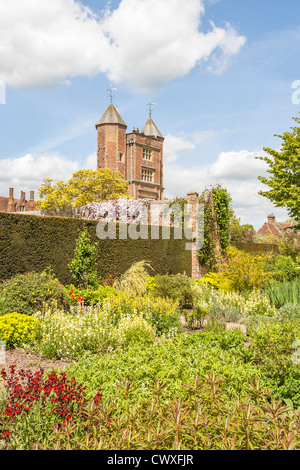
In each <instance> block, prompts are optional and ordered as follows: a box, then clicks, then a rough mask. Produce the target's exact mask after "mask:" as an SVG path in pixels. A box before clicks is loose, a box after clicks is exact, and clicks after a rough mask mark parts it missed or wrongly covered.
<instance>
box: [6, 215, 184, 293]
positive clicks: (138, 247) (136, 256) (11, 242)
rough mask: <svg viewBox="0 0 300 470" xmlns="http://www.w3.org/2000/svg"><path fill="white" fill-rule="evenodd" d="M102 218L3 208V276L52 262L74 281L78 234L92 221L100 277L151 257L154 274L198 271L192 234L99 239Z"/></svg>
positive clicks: (63, 276)
mask: <svg viewBox="0 0 300 470" xmlns="http://www.w3.org/2000/svg"><path fill="white" fill-rule="evenodd" d="M97 224H98V222H97V221H90V220H82V219H72V218H61V217H41V216H36V215H27V214H26V215H25V214H7V213H0V280H4V279H8V278H10V277H12V276H14V275H16V274H19V273H26V272H29V271H39V272H40V271H42V270H44V269H46V268H48V267H51V268H52V271H53V273H54V274H55V275H56V276H57V278H58V279H59V280H60V281H61V282H62V283H63V284H69V283H71V282H72V281H73V279H72V277H71V275H70V273H69V270H68V263H69V262H70V261H71V259H72V258H73V256H74V249H75V240H76V238H77V237H78V235H79V232H80V231H81V230H82V229H83V228H84V227H85V226H86V227H87V229H88V231H89V233H90V236H91V241H92V242H98V243H99V251H98V253H99V256H98V273H99V277H100V278H105V277H107V276H108V275H109V274H111V275H112V276H113V277H116V276H118V275H120V274H122V273H124V272H125V271H126V270H127V269H128V268H129V267H130V266H131V264H132V263H133V262H135V261H140V260H143V259H145V260H147V261H149V262H150V263H151V265H152V267H153V268H154V272H153V273H154V274H155V273H159V274H177V273H183V272H185V273H186V274H187V275H189V276H190V275H191V274H192V254H191V251H188V250H186V249H185V248H186V240H185V239H184V238H183V239H174V229H173V228H170V235H171V236H170V239H167V240H165V239H162V237H161V230H162V227H160V228H159V230H160V236H159V239H156V240H152V239H151V238H150V230H151V227H150V226H149V229H148V230H149V236H148V239H137V240H133V239H130V238H128V239H125V240H119V239H118V230H119V226H118V224H117V239H115V240H111V239H106V240H99V238H98V237H97V234H96V227H97Z"/></svg>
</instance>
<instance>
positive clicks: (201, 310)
mask: <svg viewBox="0 0 300 470" xmlns="http://www.w3.org/2000/svg"><path fill="white" fill-rule="evenodd" d="M208 313H209V309H208V306H207V304H205V303H198V304H196V305H195V306H194V307H193V309H192V310H184V319H185V322H186V324H187V325H188V327H189V328H192V329H197V328H203V326H204V319H205V317H206V316H207V315H208Z"/></svg>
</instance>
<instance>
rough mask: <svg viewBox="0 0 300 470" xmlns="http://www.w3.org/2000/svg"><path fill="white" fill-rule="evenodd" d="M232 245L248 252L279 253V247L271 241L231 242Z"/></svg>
mask: <svg viewBox="0 0 300 470" xmlns="http://www.w3.org/2000/svg"><path fill="white" fill-rule="evenodd" d="M230 244H231V245H232V246H234V247H235V248H237V249H238V250H243V251H246V252H247V253H254V254H257V253H265V254H270V253H278V252H279V250H278V247H277V246H276V245H271V244H269V243H254V242H231V243H230Z"/></svg>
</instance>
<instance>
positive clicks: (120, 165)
mask: <svg viewBox="0 0 300 470" xmlns="http://www.w3.org/2000/svg"><path fill="white" fill-rule="evenodd" d="M96 129H97V144H98V149H97V168H98V169H99V168H109V169H111V170H113V171H119V172H120V173H122V175H123V176H124V179H125V180H126V181H128V182H129V190H130V194H131V195H132V197H133V198H135V199H139V198H149V199H156V200H162V199H163V190H164V188H163V143H164V137H163V136H162V134H161V133H160V131H159V130H158V128H157V127H156V125H155V124H154V122H153V121H152V119H151V118H149V119H148V121H147V123H146V124H145V126H144V127H143V129H142V130H141V131H140V132H139V131H138V130H134V131H133V132H130V133H126V130H127V125H126V123H125V122H124V121H123V119H122V118H121V116H120V115H119V113H118V111H117V110H116V108H115V107H114V106H113V104H111V105H110V106H109V107H108V108H107V110H106V112H105V113H104V114H103V116H102V118H101V119H100V120H99V122H98V123H97V124H96Z"/></svg>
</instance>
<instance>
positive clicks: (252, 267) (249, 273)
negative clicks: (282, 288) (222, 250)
mask: <svg viewBox="0 0 300 470" xmlns="http://www.w3.org/2000/svg"><path fill="white" fill-rule="evenodd" d="M227 257H228V260H227V263H226V265H225V266H226V268H227V270H226V273H227V275H228V279H229V280H230V282H231V285H232V287H233V289H234V290H235V291H239V292H242V291H245V290H250V289H260V288H262V287H263V286H264V285H265V284H266V283H267V281H269V280H270V279H272V277H273V275H274V274H273V273H272V272H268V271H267V266H268V262H269V260H270V256H268V255H264V254H261V255H253V254H251V253H247V252H245V251H241V250H238V249H237V248H234V247H233V246H231V247H229V248H228V250H227Z"/></svg>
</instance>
